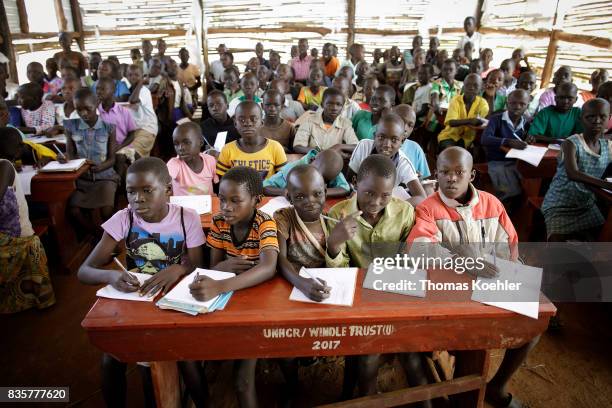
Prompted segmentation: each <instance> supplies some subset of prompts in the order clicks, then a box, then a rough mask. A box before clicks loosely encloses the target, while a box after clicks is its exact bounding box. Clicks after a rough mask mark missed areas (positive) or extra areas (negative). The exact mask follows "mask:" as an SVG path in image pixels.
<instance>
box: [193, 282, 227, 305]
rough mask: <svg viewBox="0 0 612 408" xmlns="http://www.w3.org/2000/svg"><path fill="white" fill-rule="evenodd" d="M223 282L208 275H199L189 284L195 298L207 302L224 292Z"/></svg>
mask: <svg viewBox="0 0 612 408" xmlns="http://www.w3.org/2000/svg"><path fill="white" fill-rule="evenodd" d="M221 282H222V281H218V280H214V279H211V278H209V277H208V276H198V277H197V278H196V279H195V281H194V282H193V283H192V284H191V285H189V292H190V293H191V296H193V297H194V298H195V300H197V301H199V302H205V301H207V300H210V299H212V298H214V297H215V296H217V295H219V294H220V293H222V292H223V289H222V285H221Z"/></svg>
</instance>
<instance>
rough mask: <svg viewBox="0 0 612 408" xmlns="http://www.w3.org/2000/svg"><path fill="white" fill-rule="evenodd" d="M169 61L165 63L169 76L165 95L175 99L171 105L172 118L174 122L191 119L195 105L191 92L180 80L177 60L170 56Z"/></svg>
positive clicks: (171, 99)
mask: <svg viewBox="0 0 612 408" xmlns="http://www.w3.org/2000/svg"><path fill="white" fill-rule="evenodd" d="M168 58H169V59H168V61H167V62H166V64H165V67H166V75H167V77H168V82H169V84H168V87H167V88H166V95H165V97H166V98H167V99H168V101H169V102H170V101H174V103H173V104H171V106H173V110H172V120H173V122H174V123H176V122H178V121H179V120H181V119H183V118H188V119H191V116H192V115H193V112H194V111H195V107H194V106H193V100H192V99H191V94H190V93H189V92H188V91H187V90H186V89H185V87H184V86H183V84H182V83H181V82H179V80H178V65H177V63H176V61H174V60H173V59H172V58H170V57H168Z"/></svg>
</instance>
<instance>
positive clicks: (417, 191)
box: [408, 178, 427, 207]
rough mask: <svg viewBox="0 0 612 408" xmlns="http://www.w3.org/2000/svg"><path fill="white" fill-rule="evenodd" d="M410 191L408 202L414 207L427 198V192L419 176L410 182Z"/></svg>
mask: <svg viewBox="0 0 612 408" xmlns="http://www.w3.org/2000/svg"><path fill="white" fill-rule="evenodd" d="M408 192H410V199H409V200H408V202H409V203H410V204H412V205H413V206H414V207H416V206H417V205H419V204H420V203H421V201H423V200H425V199H426V198H427V193H426V192H425V189H424V188H423V186H422V185H421V182H420V181H419V179H418V178H417V179H415V180H412V181H409V182H408Z"/></svg>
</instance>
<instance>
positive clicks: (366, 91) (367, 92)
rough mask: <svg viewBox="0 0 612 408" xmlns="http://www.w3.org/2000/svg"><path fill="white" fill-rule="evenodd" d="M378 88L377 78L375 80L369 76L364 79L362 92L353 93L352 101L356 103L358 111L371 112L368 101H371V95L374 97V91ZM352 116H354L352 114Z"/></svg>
mask: <svg viewBox="0 0 612 408" xmlns="http://www.w3.org/2000/svg"><path fill="white" fill-rule="evenodd" d="M378 87H379V83H378V78H376V77H375V76H369V77H367V78H365V79H364V81H363V88H362V92H360V93H359V92H357V93H355V94H354V95H353V98H352V99H353V100H354V101H357V102H358V105H359V109H360V110H365V111H368V112H372V107H371V106H370V101H371V100H372V95H374V91H376V89H377V88H378ZM355 113H357V112H355ZM353 116H355V115H354V114H353Z"/></svg>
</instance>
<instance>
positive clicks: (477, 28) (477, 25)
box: [475, 0, 484, 31]
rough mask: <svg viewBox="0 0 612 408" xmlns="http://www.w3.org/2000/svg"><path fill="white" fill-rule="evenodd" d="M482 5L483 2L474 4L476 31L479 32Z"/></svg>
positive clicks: (482, 0) (480, 0)
mask: <svg viewBox="0 0 612 408" xmlns="http://www.w3.org/2000/svg"><path fill="white" fill-rule="evenodd" d="M483 5H484V0H478V2H477V3H476V17H475V19H476V31H480V27H482V6H483Z"/></svg>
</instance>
